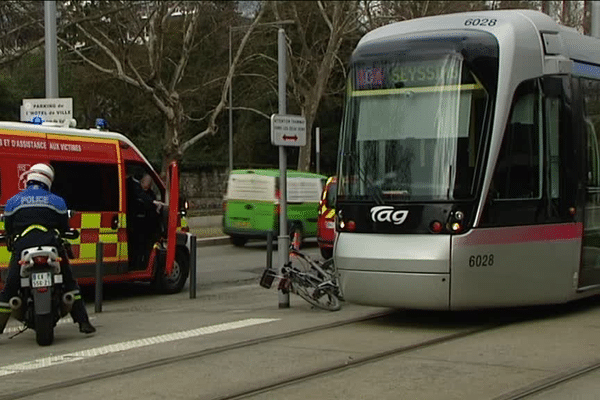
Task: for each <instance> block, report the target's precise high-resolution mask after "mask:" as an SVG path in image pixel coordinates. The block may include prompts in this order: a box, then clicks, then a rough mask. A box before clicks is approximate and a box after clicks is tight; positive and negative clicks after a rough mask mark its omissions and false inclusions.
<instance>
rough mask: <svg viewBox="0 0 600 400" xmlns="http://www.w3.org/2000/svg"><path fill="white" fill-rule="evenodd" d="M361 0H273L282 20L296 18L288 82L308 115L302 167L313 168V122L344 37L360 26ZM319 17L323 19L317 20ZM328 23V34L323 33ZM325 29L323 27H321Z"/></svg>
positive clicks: (301, 109)
mask: <svg viewBox="0 0 600 400" xmlns="http://www.w3.org/2000/svg"><path fill="white" fill-rule="evenodd" d="M358 3H359V2H358V1H327V2H325V1H314V2H296V1H291V2H273V4H274V7H275V16H276V18H277V19H278V20H281V19H293V20H295V21H296V23H295V24H294V26H293V28H290V30H291V29H293V32H291V33H290V36H293V37H292V38H290V39H289V40H288V45H289V51H288V57H289V64H290V65H289V67H290V68H289V69H290V73H289V76H288V83H289V85H290V87H291V92H292V95H293V96H294V98H295V100H296V102H297V104H299V107H300V112H301V114H302V115H303V116H304V117H305V118H306V131H307V137H306V146H304V147H302V148H300V152H299V156H298V169H299V170H301V171H308V170H309V169H310V162H311V153H312V135H311V134H310V132H312V127H313V123H314V120H315V117H316V114H317V111H318V108H319V103H320V101H321V98H322V97H323V94H324V93H325V90H326V87H327V83H328V81H329V77H330V76H331V73H332V70H333V69H334V67H335V65H336V61H337V57H338V51H339V49H340V46H341V44H342V41H343V40H344V39H345V38H346V37H348V35H351V34H352V32H355V31H356V30H357V27H358V24H357V20H358V10H359V9H358ZM316 19H319V21H318V22H319V23H315V22H316V21H315V20H316ZM322 27H325V32H326V34H322V32H323V30H322ZM319 29H321V31H319Z"/></svg>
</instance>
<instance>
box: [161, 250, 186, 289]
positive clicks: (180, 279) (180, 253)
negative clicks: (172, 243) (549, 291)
mask: <svg viewBox="0 0 600 400" xmlns="http://www.w3.org/2000/svg"><path fill="white" fill-rule="evenodd" d="M189 273H190V258H189V255H188V253H187V251H185V250H183V249H182V248H177V252H176V253H175V261H174V262H173V269H172V270H171V275H169V276H167V275H166V274H165V272H164V270H161V271H158V272H157V275H158V276H157V278H156V280H157V282H156V283H157V286H158V290H159V291H160V292H161V293H165V294H173V293H179V292H181V289H183V285H185V281H186V280H187V278H188V275H189Z"/></svg>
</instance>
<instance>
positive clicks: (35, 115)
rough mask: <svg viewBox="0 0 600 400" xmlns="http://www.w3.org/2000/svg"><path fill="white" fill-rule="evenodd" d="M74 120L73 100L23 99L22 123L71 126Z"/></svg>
mask: <svg viewBox="0 0 600 400" xmlns="http://www.w3.org/2000/svg"><path fill="white" fill-rule="evenodd" d="M71 119H73V99H72V98H62V99H23V105H22V106H21V121H23V122H36V123H41V122H53V123H58V124H62V125H67V126H68V125H69V123H70V122H71Z"/></svg>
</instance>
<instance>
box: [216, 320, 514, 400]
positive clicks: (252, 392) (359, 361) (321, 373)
mask: <svg viewBox="0 0 600 400" xmlns="http://www.w3.org/2000/svg"><path fill="white" fill-rule="evenodd" d="M506 324H507V323H506V322H505V323H497V324H488V325H485V326H482V327H478V328H473V329H468V330H466V331H462V332H458V333H453V334H449V335H444V336H441V337H437V338H434V339H430V340H425V341H422V342H418V343H414V344H410V345H406V346H399V347H397V348H394V349H389V350H385V351H382V352H378V353H375V354H370V355H367V356H364V357H359V358H355V359H352V360H349V361H345V362H343V363H338V364H335V365H331V366H328V367H324V368H320V369H315V370H313V371H310V372H307V373H304V374H298V375H296V376H291V377H288V378H286V379H281V380H278V381H274V382H272V383H269V384H266V385H260V386H257V387H255V388H251V389H248V390H244V391H240V392H236V393H231V394H227V395H224V396H219V397H214V398H212V399H211V400H239V399H245V398H250V397H253V396H256V395H259V394H264V393H268V392H270V391H274V390H278V389H281V388H284V387H286V386H291V385H295V384H299V383H302V382H305V381H309V380H311V379H316V378H321V377H325V376H327V375H332V374H337V373H339V372H342V371H345V370H348V369H351V368H357V367H361V366H363V365H366V364H369V363H373V362H377V361H382V360H385V359H387V358H389V357H394V356H398V355H401V354H403V353H408V352H411V351H415V350H420V349H424V348H427V347H432V346H435V345H439V344H442V343H447V342H451V341H453V340H457V339H462V338H465V337H468V336H473V335H476V334H479V333H482V332H485V331H489V330H491V329H495V328H498V327H500V326H504V325H506Z"/></svg>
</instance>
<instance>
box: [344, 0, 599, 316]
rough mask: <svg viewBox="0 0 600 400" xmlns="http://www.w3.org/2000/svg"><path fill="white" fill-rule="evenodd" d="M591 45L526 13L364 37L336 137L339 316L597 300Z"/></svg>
mask: <svg viewBox="0 0 600 400" xmlns="http://www.w3.org/2000/svg"><path fill="white" fill-rule="evenodd" d="M598 135H600V40H598V39H596V38H592V37H588V36H583V35H581V34H579V33H577V32H576V31H575V30H573V29H571V28H567V27H563V26H561V25H558V24H557V23H555V22H554V21H553V20H552V19H551V18H550V17H548V16H547V15H545V14H542V13H539V12H536V11H529V10H510V11H488V12H485V11H484V12H472V13H461V14H451V15H443V16H436V17H428V18H420V19H415V20H410V21H405V22H399V23H394V24H390V25H388V26H384V27H381V28H378V29H376V30H374V31H372V32H370V33H368V34H367V35H365V36H364V37H363V38H362V39H361V41H360V42H359V44H358V45H357V47H356V49H355V51H354V53H353V55H352V60H351V66H350V74H349V79H348V91H347V101H346V109H345V115H344V120H343V124H342V130H341V137H340V155H339V160H338V161H339V165H338V195H337V203H336V207H337V210H338V211H337V212H338V214H337V227H336V229H337V231H338V235H337V240H336V244H335V250H334V257H335V263H336V265H337V267H338V269H339V272H340V284H341V289H342V291H343V294H344V297H345V298H346V300H347V301H349V302H354V303H359V304H367V305H378V306H388V307H396V308H414V309H432V310H461V309H475V308H485V307H504V306H520V305H534V304H551V303H564V302H567V301H570V300H574V299H578V298H581V297H584V296H589V295H595V294H598V293H600V150H599V142H600V138H599V137H598Z"/></svg>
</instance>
